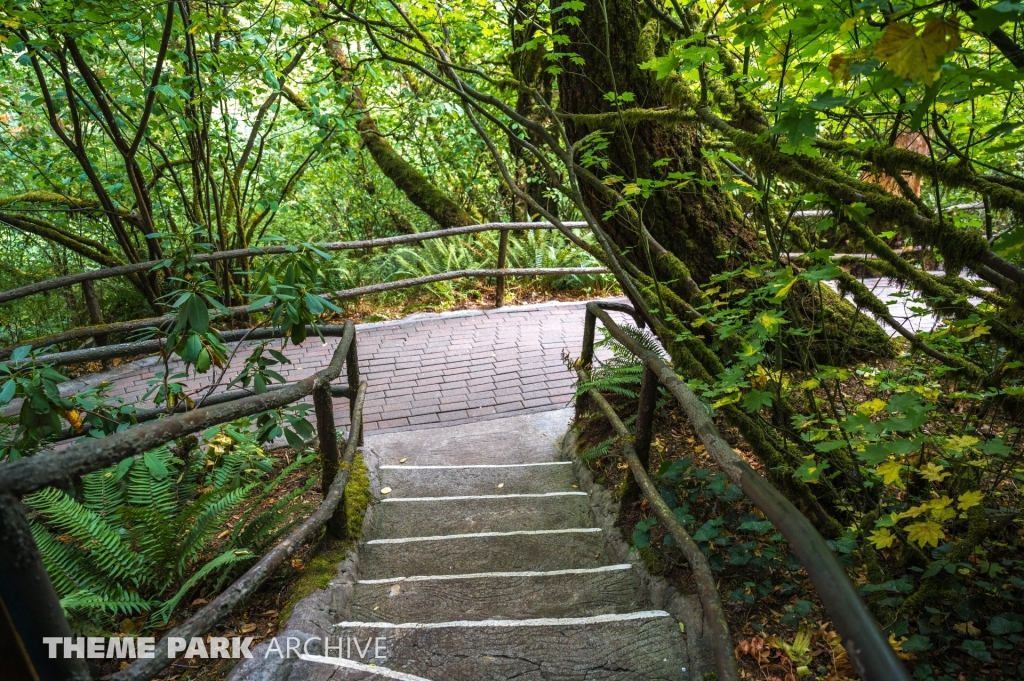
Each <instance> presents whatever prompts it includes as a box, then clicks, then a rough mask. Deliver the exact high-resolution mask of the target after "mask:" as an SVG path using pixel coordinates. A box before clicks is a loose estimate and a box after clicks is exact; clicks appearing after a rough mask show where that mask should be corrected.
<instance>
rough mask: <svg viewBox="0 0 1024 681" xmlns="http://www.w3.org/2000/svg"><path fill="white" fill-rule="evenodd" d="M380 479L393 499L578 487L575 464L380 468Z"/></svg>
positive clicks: (555, 490) (517, 492)
mask: <svg viewBox="0 0 1024 681" xmlns="http://www.w3.org/2000/svg"><path fill="white" fill-rule="evenodd" d="M380 478H381V485H382V486H385V487H390V488H391V493H390V495H389V496H390V497H391V498H399V497H440V496H452V495H470V494H541V493H544V492H571V491H572V490H573V485H575V484H576V478H575V477H574V476H573V474H572V464H571V463H570V462H568V461H553V462H550V461H549V462H545V463H527V464H484V465H479V464H476V465H467V466H410V465H408V464H397V465H384V466H381V467H380ZM499 485H500V486H499Z"/></svg>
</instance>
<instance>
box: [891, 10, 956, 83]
mask: <svg viewBox="0 0 1024 681" xmlns="http://www.w3.org/2000/svg"><path fill="white" fill-rule="evenodd" d="M960 44H961V40H960V26H959V25H958V24H956V23H953V22H950V21H946V20H945V19H932V20H930V21H929V22H927V23H926V24H925V27H924V31H922V32H921V34H920V35H918V34H917V27H915V26H914V25H912V24H908V23H906V22H904V21H897V22H895V23H892V24H889V26H887V27H886V29H885V32H884V33H882V37H881V38H879V39H878V42H876V43H875V46H874V55H875V58H876V59H879V60H881V61H884V62H887V64H888V67H889V70H890V71H892V72H893V73H895V74H896V75H897V76H899V77H900V78H905V79H907V80H919V81H921V82H922V83H924V84H925V85H931V84H932V82H934V81H935V76H936V74H937V71H938V69H937V66H938V64H937V61H938V59H939V58H940V57H942V56H943V55H946V54H949V53H950V52H952V51H953V50H955V49H956V48H958V47H960Z"/></svg>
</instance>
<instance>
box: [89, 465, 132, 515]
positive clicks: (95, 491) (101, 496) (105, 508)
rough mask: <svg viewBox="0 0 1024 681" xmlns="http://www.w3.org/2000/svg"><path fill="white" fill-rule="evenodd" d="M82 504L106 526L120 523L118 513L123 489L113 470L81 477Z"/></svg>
mask: <svg viewBox="0 0 1024 681" xmlns="http://www.w3.org/2000/svg"><path fill="white" fill-rule="evenodd" d="M82 503H83V505H84V506H85V507H86V508H87V509H89V510H90V511H92V512H94V513H96V514H97V515H98V516H100V517H101V518H103V520H105V521H106V522H107V524H108V525H114V524H117V523H119V522H120V517H119V513H118V512H119V511H120V509H121V506H122V505H123V504H124V489H123V487H122V485H121V481H120V480H118V479H117V476H116V475H115V474H114V469H113V468H106V469H103V470H99V471H94V472H92V473H89V474H87V475H84V476H82Z"/></svg>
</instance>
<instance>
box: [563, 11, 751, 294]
mask: <svg viewBox="0 0 1024 681" xmlns="http://www.w3.org/2000/svg"><path fill="white" fill-rule="evenodd" d="M577 16H578V17H579V19H580V23H579V25H578V26H575V27H570V30H569V31H567V33H568V35H569V37H570V39H571V41H572V42H571V44H570V45H568V46H567V47H566V48H565V51H566V52H570V53H575V54H577V55H579V57H582V59H583V60H584V62H585V64H584V65H582V66H580V65H577V64H574V63H571V62H569V61H566V62H565V63H563V67H564V69H565V70H564V71H563V72H562V73H561V74H560V75H559V78H558V85H559V102H560V108H561V110H563V111H565V112H566V113H568V114H602V113H616V112H618V111H619V110H620V109H619V107H620V106H621V107H622V109H623V110H627V109H629V108H634V107H642V108H644V109H657V108H658V107H663V106H674V105H676V104H677V103H678V99H679V97H680V96H685V94H683V93H682V90H683V88H682V87H681V83H679V82H678V81H677V80H672V79H666V80H664V81H660V82H659V81H656V80H655V77H654V74H653V73H652V72H651V71H645V70H642V69H640V66H639V65H640V64H641V63H642V62H645V61H648V60H649V59H651V57H653V56H654V53H655V46H656V45H657V44H658V43H659V42H660V41H661V35H660V28H659V26H658V24H657V23H656V22H655V21H653V20H651V19H650V18H649V17H647V16H646V15H645V12H644V11H643V6H642V5H641V4H640V3H637V2H634V1H633V0H593V1H588V2H587V3H586V6H585V8H584V9H583V10H582V12H580V13H579V14H578V15H577ZM630 94H631V95H632V98H631V99H629V97H630ZM613 96H614V97H617V98H618V101H617V102H616V101H610V99H611V98H612V97H613ZM621 122H622V123H624V124H621V125H617V126H616V129H614V130H613V131H611V136H610V138H609V140H608V142H609V145H608V148H607V151H606V153H607V157H608V160H609V162H610V165H609V167H608V168H607V170H606V171H604V172H605V174H606V175H617V176H620V177H622V178H624V182H623V185H624V184H626V183H630V182H636V181H637V180H668V179H671V178H670V177H669V175H670V174H671V173H676V172H678V173H683V175H684V177H688V178H690V179H689V181H687V182H686V183H685V186H682V187H678V188H665V189H661V190H658V191H656V192H654V193H653V194H652V195H651V196H650V197H649V198H647V199H642V200H641V201H640V202H639V204H638V205H637V210H638V212H639V213H640V215H641V218H642V219H643V222H644V223H645V225H646V226H647V228H648V229H649V230H650V232H651V234H652V235H653V236H654V238H655V239H656V240H657V241H658V242H659V243H661V244H662V245H663V246H664V247H665V248H666V249H668V250H669V251H670V252H672V253H673V254H675V255H676V257H677V258H679V259H680V260H681V261H682V262H683V263H685V264H686V265H687V266H688V267H689V269H690V271H691V273H692V276H693V278H694V279H695V280H696V281H697V282H700V283H703V282H705V281H707V280H708V278H709V277H710V276H712V275H714V274H716V273H717V272H719V271H721V270H722V269H725V267H726V266H727V265H728V263H725V262H723V261H722V260H720V259H718V256H719V255H721V254H722V253H725V252H726V251H732V252H735V253H737V254H738V256H739V257H740V258H745V257H747V256H749V257H758V258H762V257H763V256H765V255H766V252H765V251H764V250H763V247H762V246H761V242H760V240H759V238H758V235H757V234H756V233H755V232H754V230H753V229H751V228H750V227H749V226H748V225H745V224H744V221H743V216H742V214H741V212H740V211H739V209H738V206H737V205H736V203H735V202H734V201H732V200H731V198H730V197H729V196H728V195H726V194H725V193H723V192H722V191H721V189H720V188H719V187H718V186H717V184H716V185H712V186H706V185H702V184H701V183H700V181H701V180H710V181H712V182H714V181H716V180H717V179H718V173H717V171H716V169H715V168H714V166H713V165H712V164H711V163H710V162H709V161H708V160H707V159H705V158H704V156H703V153H702V144H701V138H700V134H699V131H698V129H697V127H696V124H693V123H689V124H678V123H677V124H664V123H660V122H653V121H641V122H636V123H630V122H628V114H627V116H623V117H622V121H621ZM588 133H590V130H588V129H587V128H585V127H584V126H581V125H573V124H572V123H570V124H569V135H570V137H571V139H572V141H574V142H576V141H579V140H581V139H582V138H584V137H585V136H586V135H587V134H588ZM662 159H668V161H669V162H668V163H667V164H666V165H660V164H658V162H659V161H661V160H662ZM623 185H619V189H620V191H621V189H622V186H623ZM586 199H587V201H588V203H589V204H590V206H589V207H590V208H591V210H592V212H593V213H594V214H595V215H598V216H600V215H603V214H604V213H605V212H606V211H608V210H609V209H611V208H613V206H610V205H608V203H607V201H606V200H604V199H602V198H601V197H600V196H598V195H597V194H596V193H595V192H594V191H592V190H591V191H588V192H587V194H586ZM605 222H606V227H607V229H608V231H609V233H610V234H611V236H612V237H613V238H614V239H615V241H616V243H617V244H618V245H619V246H620V247H623V248H634V249H636V247H637V246H638V245H639V239H638V234H637V233H636V230H635V228H633V227H631V226H629V225H628V224H627V222H626V221H625V220H624V219H621V218H613V219H609V220H606V221H605ZM637 264H638V265H640V266H641V268H642V269H647V267H646V266H645V264H644V263H642V262H638V263H637ZM670 276H671V273H669V272H659V277H661V278H670Z"/></svg>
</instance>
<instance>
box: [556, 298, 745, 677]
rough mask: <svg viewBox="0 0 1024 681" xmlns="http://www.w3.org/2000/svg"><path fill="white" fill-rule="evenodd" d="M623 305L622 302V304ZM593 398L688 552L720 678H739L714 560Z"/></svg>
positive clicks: (606, 407)
mask: <svg viewBox="0 0 1024 681" xmlns="http://www.w3.org/2000/svg"><path fill="white" fill-rule="evenodd" d="M621 307H623V306H621V305H620V306H619V308H621ZM576 373H577V375H578V376H579V377H580V379H581V380H587V379H588V374H587V372H586V370H585V369H582V368H580V367H577V368H576ZM587 393H588V394H589V395H590V397H591V399H593V400H594V402H596V403H597V406H598V407H600V409H601V411H603V412H604V415H605V418H607V419H608V420H609V421H611V424H612V427H613V428H614V429H615V432H616V433H618V435H619V437H620V438H622V453H623V456H624V458H625V459H626V464H627V465H628V466H629V470H630V472H631V473H632V474H633V478H634V479H635V480H636V483H637V485H638V486H639V487H640V491H641V492H642V493H643V495H644V497H646V499H647V503H648V505H649V506H650V508H651V510H652V511H654V514H655V515H656V516H657V517H658V521H659V522H660V523H661V524H662V526H663V527H664V528H665V530H666V531H667V532H668V533H669V534H670V535H672V537H673V539H675V542H676V546H678V547H679V549H680V550H681V551H682V552H683V555H684V556H686V560H687V562H689V563H690V567H691V568H692V570H693V576H694V581H695V582H696V584H697V599H698V600H699V601H700V604H701V609H702V610H703V611H704V618H705V620H706V621H707V623H708V629H709V633H710V639H711V652H712V653H713V654H714V658H715V669H716V671H717V672H718V679H719V681H739V678H740V677H739V671H738V670H737V667H736V655H735V653H734V652H733V650H734V646H735V644H734V643H733V640H732V636H730V635H729V623H728V622H727V621H726V619H725V610H724V609H723V608H722V599H721V596H720V595H719V593H718V586H717V584H716V583H715V578H714V575H712V574H711V564H710V563H709V562H708V559H707V557H706V556H705V555H704V554H703V553H702V552H701V550H700V547H699V546H697V544H696V542H694V541H693V538H692V537H691V536H690V534H689V533H688V532H687V531H686V528H685V527H683V524H682V523H681V522H679V519H678V518H677V517H676V515H675V513H673V512H672V509H671V508H669V506H668V504H667V503H665V500H664V499H662V497H661V493H660V492H659V491H658V488H657V487H656V486H655V484H654V481H653V480H651V476H649V475H648V474H647V470H646V468H645V466H644V464H643V462H641V461H640V457H639V456H638V454H637V451H636V447H635V446H634V444H633V443H632V442H630V441H629V435H630V433H629V430H628V429H627V428H626V425H625V424H624V423H623V422H622V420H621V419H620V418H619V416H618V414H616V413H615V408H614V407H612V405H611V404H609V402H608V400H606V399H605V398H604V396H603V395H601V393H599V392H598V391H597V390H595V389H594V388H591V389H590V390H588V391H587Z"/></svg>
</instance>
